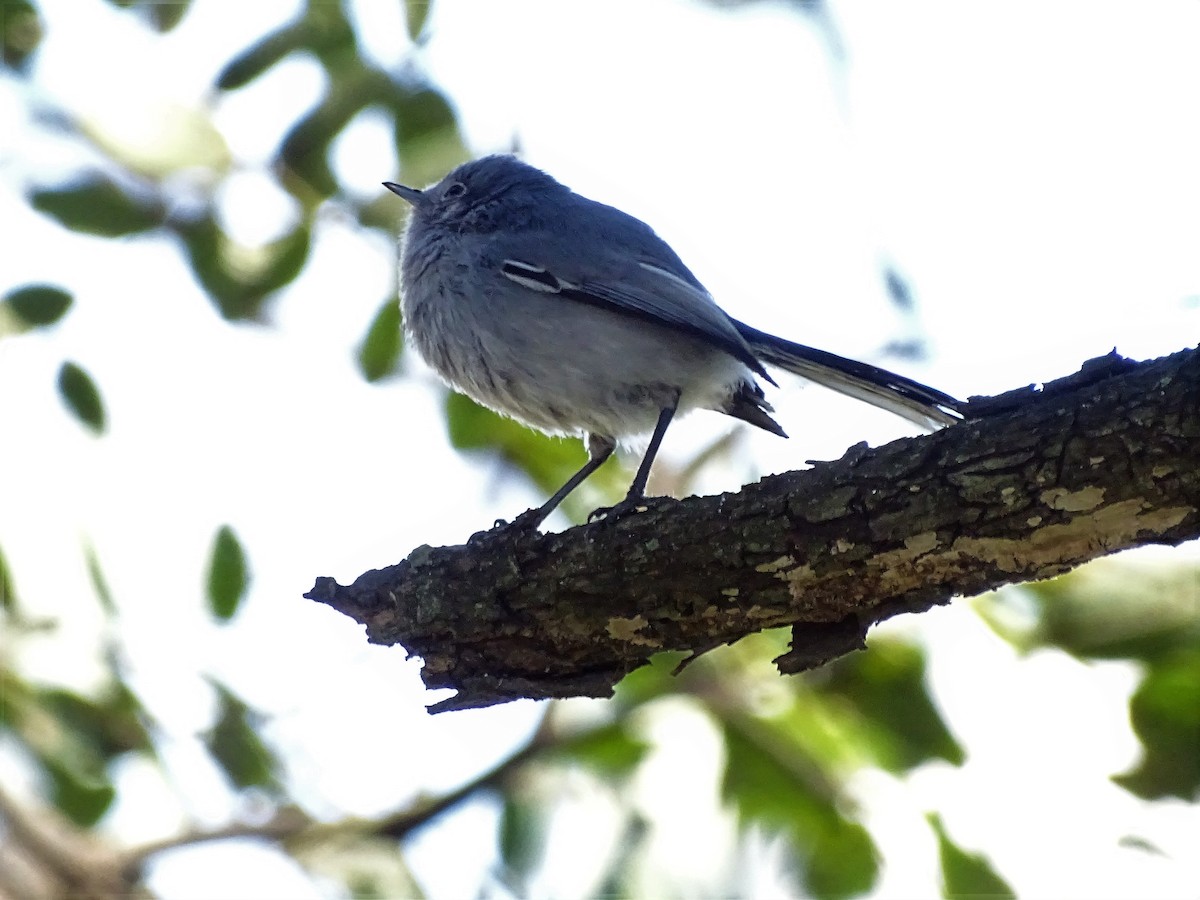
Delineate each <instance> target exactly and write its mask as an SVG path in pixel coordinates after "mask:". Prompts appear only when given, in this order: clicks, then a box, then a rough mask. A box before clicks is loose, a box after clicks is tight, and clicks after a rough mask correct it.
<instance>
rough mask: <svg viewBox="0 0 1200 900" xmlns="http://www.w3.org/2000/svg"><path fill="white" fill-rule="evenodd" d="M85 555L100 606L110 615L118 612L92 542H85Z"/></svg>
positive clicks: (89, 578)
mask: <svg viewBox="0 0 1200 900" xmlns="http://www.w3.org/2000/svg"><path fill="white" fill-rule="evenodd" d="M83 556H84V560H85V561H86V563H87V572H88V580H89V581H91V583H92V590H93V591H95V592H96V599H97V600H99V601H100V608H101V609H103V610H104V612H105V614H106V615H108V616H110V617H111V616H115V615H116V614H117V604H116V603H114V602H113V596H112V591H111V590H109V587H108V580H107V579H106V578H105V577H104V571H103V570H102V569H101V568H100V560H99V559H98V558H97V556H96V548H95V547H93V546H92V545H91V544H90V543H84V545H83Z"/></svg>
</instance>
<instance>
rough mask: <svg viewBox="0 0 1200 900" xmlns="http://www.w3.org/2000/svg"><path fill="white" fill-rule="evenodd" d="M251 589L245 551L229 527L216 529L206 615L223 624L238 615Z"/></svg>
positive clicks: (210, 560)
mask: <svg viewBox="0 0 1200 900" xmlns="http://www.w3.org/2000/svg"><path fill="white" fill-rule="evenodd" d="M249 587H250V565H249V563H248V562H247V561H246V551H245V550H243V549H242V545H241V542H240V541H238V539H237V535H236V534H234V532H233V529H232V528H230V527H229V526H228V525H222V526H221V527H220V528H219V529H217V536H216V537H215V538H214V539H213V547H212V554H211V556H210V557H209V561H208V611H209V612H211V613H212V614H213V616H214V618H216V619H218V620H220V621H222V622H226V621H228V620H229V619H232V618H233V616H234V614H235V613H236V612H237V611H238V607H239V606H240V605H241V603H242V600H244V599H245V597H246V590H247V589H248V588H249Z"/></svg>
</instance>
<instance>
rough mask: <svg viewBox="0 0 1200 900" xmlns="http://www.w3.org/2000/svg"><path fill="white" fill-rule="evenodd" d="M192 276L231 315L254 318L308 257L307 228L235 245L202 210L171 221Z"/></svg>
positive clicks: (302, 227) (301, 226) (222, 310)
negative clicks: (200, 214) (253, 245)
mask: <svg viewBox="0 0 1200 900" xmlns="http://www.w3.org/2000/svg"><path fill="white" fill-rule="evenodd" d="M176 232H177V234H178V235H179V237H180V238H181V239H182V240H183V244H184V248H185V250H186V251H187V255H188V262H189V263H190V265H191V267H192V273H193V274H194V275H195V276H196V280H197V281H199V282H200V284H201V286H202V287H203V288H204V290H205V291H206V292H207V293H208V295H209V297H211V298H212V299H213V301H214V302H215V303H216V304H217V308H218V310H220V313H221V315H222V316H224V317H225V318H226V319H230V320H235V321H236V320H241V319H254V318H257V317H258V316H259V315H260V314H261V312H262V306H263V304H264V303H265V302H266V300H267V298H268V297H269V296H270V295H271V294H272V293H273V292H275V291H277V290H279V289H280V288H282V287H283V286H285V285H287V284H289V283H290V282H291V281H293V280H294V279H295V278H296V276H297V275H298V274H299V272H300V270H301V269H302V268H303V267H304V263H305V262H306V261H307V260H308V254H309V250H310V248H311V237H312V234H311V231H310V230H309V228H308V226H307V225H299V226H297V227H296V228H295V229H294V230H293V231H292V232H291V233H289V234H286V235H284V236H283V237H282V238H280V239H279V240H277V241H274V242H272V243H270V244H267V245H265V246H262V247H256V248H247V247H240V246H238V245H235V244H234V243H233V242H232V241H230V240H229V238H228V237H227V236H226V235H225V233H224V232H223V231H221V229H220V227H219V226H218V225H217V223H216V220H215V219H214V218H213V217H212V216H211V215H207V216H204V217H202V218H200V219H197V220H195V221H192V222H188V223H186V224H181V225H177V226H176Z"/></svg>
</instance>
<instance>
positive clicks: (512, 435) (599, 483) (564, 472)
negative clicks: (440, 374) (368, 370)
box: [446, 392, 628, 515]
mask: <svg viewBox="0 0 1200 900" xmlns="http://www.w3.org/2000/svg"><path fill="white" fill-rule="evenodd" d="M446 423H447V426H448V430H449V436H450V443H451V444H453V445H454V447H455V448H456V449H458V450H465V451H469V450H484V449H487V450H495V451H497V452H498V453H499V454H500V455H501V457H502V458H503V459H504V461H505V462H507V463H509V464H511V465H513V466H516V467H517V468H519V469H521V470H522V471H524V472H525V473H526V474H527V475H528V476H529V477H530V478H532V479H533V482H534V484H536V485H537V486H538V487H539V488H540V489H541V490H542V491H544V492H546V493H547V494H549V493H551V492H553V491H556V490H558V488H559V487H560V486H561V485H562V484H563V483H564V482H566V480H567V479H568V478H570V477H571V476H572V475H573V474H575V472H577V471H578V470H579V467H580V466H582V465H583V463H584V461H585V460H586V459H587V452H586V451H585V450H584V449H583V444H582V443H581V442H580V441H578V440H575V439H564V438H552V437H547V436H546V435H544V434H542V433H540V432H537V431H534V430H533V429H531V428H526V427H525V426H524V425H521V424H520V423H519V422H515V421H513V420H512V419H507V418H505V417H503V416H500V415H497V414H496V413H494V412H492V411H491V410H490V409H486V408H484V407H482V406H480V405H479V404H478V403H476V402H475V401H474V400H471V399H470V398H469V397H466V396H464V395H462V394H458V393H453V392H452V393H450V394H448V395H447V396H446ZM627 478H628V476H627V475H624V474H622V470H621V469H620V468H619V467H618V466H613V465H611V464H605V465H604V466H602V467H601V468H600V469H599V470H598V471H596V472H595V473H594V474H593V475H592V477H591V478H589V479H588V480H587V481H586V482H585V488H586V490H584V491H576V492H575V493H574V494H572V495H571V496H569V497H568V498H567V501H566V505H567V506H568V508H569V509H570V510H571V511H572V512H573V513H574V514H576V515H579V514H580V513H581V511H582V510H583V509H584V507H585V506H587V511H590V509H591V508H594V506H595V505H597V504H595V503H592V504H591V505H590V506H588V505H587V500H586V499H585V498H586V497H587V496H589V492H590V495H591V496H592V497H593V498H594V497H595V496H596V493H597V492H598V491H599V492H600V494H601V496H602V497H604V498H605V499H608V498H612V499H616V498H617V497H619V496H620V491H621V490H623V487H624V484H625V483H626V479H627Z"/></svg>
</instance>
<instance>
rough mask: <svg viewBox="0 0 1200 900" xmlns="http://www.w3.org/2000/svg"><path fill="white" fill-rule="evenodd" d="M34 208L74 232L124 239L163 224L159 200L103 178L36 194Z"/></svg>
mask: <svg viewBox="0 0 1200 900" xmlns="http://www.w3.org/2000/svg"><path fill="white" fill-rule="evenodd" d="M30 203H31V204H32V205H33V208H34V209H36V210H38V211H40V212H43V213H45V214H46V215H48V216H50V217H51V218H53V219H55V220H57V221H58V222H59V224H61V225H64V226H65V227H67V228H70V229H71V230H72V231H79V232H83V233H84V234H95V235H99V236H100V237H122V236H124V235H129V234H138V233H140V232H143V231H149V230H150V229H151V228H155V227H157V226H158V225H160V224H161V223H162V220H163V211H162V208H161V206H160V205H159V204H158V202H157V201H156V200H152V199H143V198H139V197H135V196H133V195H132V194H129V193H127V192H126V191H124V190H122V189H121V188H120V187H118V186H117V184H116V183H115V182H114V181H112V180H110V179H108V178H105V177H103V176H92V177H90V178H88V179H86V180H84V181H81V182H78V183H75V184H71V185H69V186H67V187H58V188H48V189H45V190H37V191H34V192H33V194H32V195H31V197H30Z"/></svg>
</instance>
